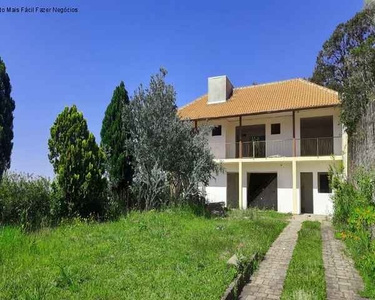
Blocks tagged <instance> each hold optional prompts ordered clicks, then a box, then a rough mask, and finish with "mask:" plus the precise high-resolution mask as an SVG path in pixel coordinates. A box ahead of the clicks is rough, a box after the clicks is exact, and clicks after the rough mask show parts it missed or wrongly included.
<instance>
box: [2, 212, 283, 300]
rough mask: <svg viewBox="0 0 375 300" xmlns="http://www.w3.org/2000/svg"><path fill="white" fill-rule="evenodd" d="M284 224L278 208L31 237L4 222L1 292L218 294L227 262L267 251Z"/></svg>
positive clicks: (145, 216)
mask: <svg viewBox="0 0 375 300" xmlns="http://www.w3.org/2000/svg"><path fill="white" fill-rule="evenodd" d="M263 215H264V217H263ZM285 225H286V222H285V221H284V216H282V215H280V214H279V215H278V217H277V216H276V215H274V214H273V215H272V217H269V216H268V213H262V212H259V218H257V219H255V220H249V219H245V218H242V219H232V218H231V217H229V218H226V219H208V218H204V217H198V216H196V215H195V214H194V213H192V212H190V211H189V210H187V209H186V208H181V209H173V210H171V209H169V210H165V211H162V212H155V211H150V212H144V213H140V212H131V213H129V214H128V216H127V218H126V219H125V218H123V219H121V220H119V221H116V222H106V223H92V222H91V223H87V222H82V221H81V222H75V223H73V224H70V225H62V226H59V227H56V228H54V229H45V230H42V231H40V232H38V233H37V234H28V235H24V234H22V233H21V232H20V231H19V230H18V229H17V228H10V227H5V228H2V229H0V298H1V299H4V300H7V299H31V298H32V296H34V298H35V299H151V300H152V299H208V300H209V299H220V297H221V296H222V294H223V293H224V291H225V289H226V288H227V286H228V285H229V283H230V282H231V281H232V280H233V279H234V277H235V276H236V269H235V268H233V267H232V268H229V267H228V266H227V260H228V259H229V258H230V257H231V256H232V255H233V254H235V253H237V255H238V256H245V257H251V255H252V254H254V253H255V252H257V251H260V252H262V253H265V252H266V251H267V249H268V248H269V247H270V245H271V244H272V242H273V241H274V240H275V239H276V238H277V236H278V235H279V234H280V232H281V231H282V230H283V228H284V227H285ZM38 297H39V298H38ZM43 297H44V298H43ZM34 298H33V299H34Z"/></svg>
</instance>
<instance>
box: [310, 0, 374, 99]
mask: <svg viewBox="0 0 375 300" xmlns="http://www.w3.org/2000/svg"><path fill="white" fill-rule="evenodd" d="M374 11H375V7H374V6H373V5H368V6H366V8H365V9H364V10H362V11H361V12H359V13H357V14H356V15H355V16H354V17H353V18H352V19H350V20H349V21H347V22H346V23H342V24H339V25H338V26H337V28H336V29H335V31H334V32H333V34H332V35H331V37H330V38H329V39H328V40H327V41H326V42H325V43H324V45H323V49H322V50H321V51H320V53H319V55H318V57H317V60H316V66H315V70H314V73H313V76H312V78H311V81H313V82H315V83H317V84H320V85H323V86H326V87H328V88H331V89H334V90H336V91H339V92H341V91H342V89H343V85H344V80H345V79H346V78H347V77H348V75H349V74H348V72H349V69H348V65H347V63H346V59H347V58H348V56H349V55H350V53H351V51H352V50H353V49H355V48H357V47H359V46H360V45H361V44H362V43H363V42H364V41H365V40H367V39H368V38H373V37H375V23H374Z"/></svg>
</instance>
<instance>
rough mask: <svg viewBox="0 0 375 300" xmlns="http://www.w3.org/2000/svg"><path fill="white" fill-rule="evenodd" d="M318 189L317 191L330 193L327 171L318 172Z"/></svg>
mask: <svg viewBox="0 0 375 300" xmlns="http://www.w3.org/2000/svg"><path fill="white" fill-rule="evenodd" d="M318 191H319V193H323V194H329V193H332V189H331V187H330V182H329V175H328V173H318Z"/></svg>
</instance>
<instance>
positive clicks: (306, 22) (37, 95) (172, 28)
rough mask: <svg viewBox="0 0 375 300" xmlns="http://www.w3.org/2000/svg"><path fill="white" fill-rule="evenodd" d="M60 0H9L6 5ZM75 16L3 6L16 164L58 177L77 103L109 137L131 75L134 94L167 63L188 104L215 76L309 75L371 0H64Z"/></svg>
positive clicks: (240, 81) (1, 44) (2, 52)
mask: <svg viewBox="0 0 375 300" xmlns="http://www.w3.org/2000/svg"><path fill="white" fill-rule="evenodd" d="M25 3H27V5H28V6H38V7H43V6H45V7H51V6H52V4H51V3H52V1H15V0H0V7H8V6H12V7H20V6H24V5H25ZM54 3H56V4H57V5H56V6H58V7H64V6H66V7H77V8H78V9H79V12H78V13H75V14H39V13H38V14H36V13H29V14H25V13H15V14H10V13H0V29H1V37H0V56H1V57H2V58H3V60H4V61H5V63H6V65H7V68H8V73H9V75H10V78H11V83H12V85H13V93H12V96H13V98H14V99H15V101H16V106H17V107H16V111H15V121H14V130H15V139H14V149H13V154H12V170H17V171H23V172H29V173H34V174H38V175H46V176H53V172H52V168H51V166H50V163H49V161H48V146H47V141H48V137H49V129H50V127H51V125H52V124H53V122H54V120H55V118H56V116H57V114H58V113H59V112H60V111H61V110H62V109H63V108H64V106H67V105H72V104H76V105H77V106H78V108H79V109H80V110H81V111H82V112H83V113H84V116H85V117H86V119H87V121H88V125H89V128H90V130H91V131H92V132H93V133H94V135H95V137H96V139H97V141H99V139H100V137H99V133H100V128H101V122H102V119H103V115H104V111H105V108H106V106H107V105H108V103H109V101H110V99H111V96H112V92H113V89H114V88H115V86H116V85H118V84H119V82H120V81H121V80H123V81H124V82H125V85H126V88H127V90H128V91H129V94H130V95H132V94H133V91H134V90H135V89H136V88H137V86H138V85H139V84H140V83H144V84H147V83H148V80H149V77H150V75H151V74H154V73H156V72H157V71H158V70H159V67H160V66H163V67H165V68H166V69H167V70H168V72H169V75H168V81H169V82H170V83H172V84H173V85H174V86H175V88H176V91H177V99H178V101H177V102H178V105H179V106H181V105H183V104H186V103H187V102H189V101H192V100H194V99H195V98H197V97H198V96H200V95H202V94H204V93H206V90H207V77H210V76H217V75H223V74H226V75H228V76H229V78H230V79H231V81H232V83H233V84H234V86H244V85H249V84H252V83H253V82H257V83H263V82H270V81H277V80H283V79H289V78H296V77H309V76H310V75H311V73H312V71H313V68H314V65H315V59H316V56H317V53H318V51H319V50H320V49H321V46H322V44H323V42H324V41H325V40H326V39H327V38H328V37H329V36H330V34H331V32H332V31H333V30H334V28H335V27H336V25H337V24H339V23H340V22H343V21H346V20H348V19H349V18H351V17H352V16H353V15H354V14H355V13H356V12H357V11H359V10H360V9H361V7H362V5H363V1H361V0H314V1H302V0H288V1H280V0H262V1H249V0H247V1H202V0H200V1H196V0H191V1H162V0H160V1H155V0H154V1H142V0H140V1H110V0H107V1H97V0H92V1H54Z"/></svg>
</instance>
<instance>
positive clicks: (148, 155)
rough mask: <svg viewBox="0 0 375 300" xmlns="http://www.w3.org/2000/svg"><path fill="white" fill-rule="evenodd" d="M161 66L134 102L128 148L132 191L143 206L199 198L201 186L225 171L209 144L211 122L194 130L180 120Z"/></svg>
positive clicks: (170, 87)
mask: <svg viewBox="0 0 375 300" xmlns="http://www.w3.org/2000/svg"><path fill="white" fill-rule="evenodd" d="M166 75H167V72H166V71H165V70H164V69H161V71H160V73H159V74H156V75H155V76H152V77H151V79H150V84H149V86H148V87H147V88H144V87H143V86H140V87H139V89H138V90H137V91H136V92H135V94H134V99H133V101H132V102H131V114H130V116H131V118H130V121H131V122H130V124H131V126H130V129H131V131H130V137H131V138H130V140H129V142H130V145H129V146H130V149H131V150H132V151H131V153H132V157H133V163H134V172H135V174H134V180H133V185H132V188H131V189H132V191H133V193H134V195H135V200H136V201H137V202H136V205H137V207H138V208H140V209H146V210H148V209H153V208H159V207H163V206H168V205H174V204H181V203H190V202H191V201H194V200H196V199H201V196H202V189H201V187H202V186H207V185H208V184H209V181H210V179H212V178H214V176H215V175H217V174H218V172H220V171H222V168H221V166H220V165H219V164H217V163H216V162H215V161H214V156H213V154H212V153H211V149H210V147H209V145H208V135H209V133H210V132H211V130H210V128H209V127H208V126H205V127H201V128H199V131H195V130H193V126H192V125H193V124H192V122H191V121H189V120H181V119H180V118H179V116H178V111H177V105H176V92H175V90H174V87H173V86H172V85H170V84H168V83H166V81H165V77H166Z"/></svg>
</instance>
